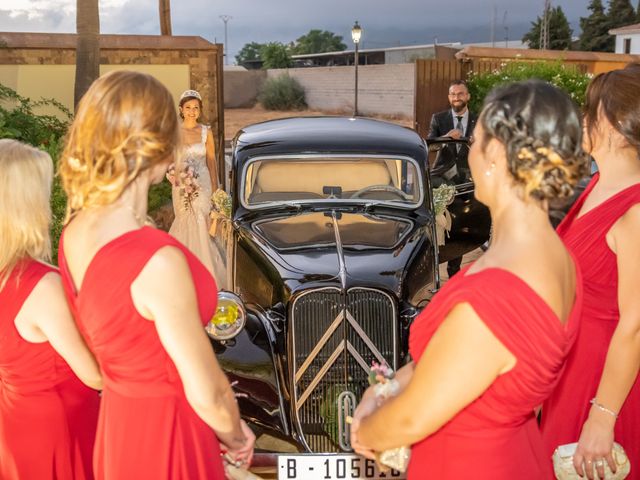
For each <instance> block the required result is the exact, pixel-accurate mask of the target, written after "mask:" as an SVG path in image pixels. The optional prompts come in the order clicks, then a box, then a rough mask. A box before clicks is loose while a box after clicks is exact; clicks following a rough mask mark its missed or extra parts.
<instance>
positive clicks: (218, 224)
mask: <svg viewBox="0 0 640 480" xmlns="http://www.w3.org/2000/svg"><path fill="white" fill-rule="evenodd" d="M211 202H212V203H213V210H211V215H210V217H211V228H210V229H209V234H210V235H211V236H212V237H220V238H222V239H224V241H225V243H226V242H228V241H231V233H232V228H231V197H230V196H229V194H228V193H227V192H225V191H224V190H222V189H221V188H218V189H217V190H216V191H215V192H213V195H212V196H211Z"/></svg>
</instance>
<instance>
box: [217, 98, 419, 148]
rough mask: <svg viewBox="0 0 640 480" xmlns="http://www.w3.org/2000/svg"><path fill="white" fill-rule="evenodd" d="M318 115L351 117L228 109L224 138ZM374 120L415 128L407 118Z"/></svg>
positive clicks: (262, 109) (258, 107) (257, 107)
mask: <svg viewBox="0 0 640 480" xmlns="http://www.w3.org/2000/svg"><path fill="white" fill-rule="evenodd" d="M318 115H349V113H347V112H340V111H330V112H326V111H319V110H298V111H296V110H293V111H279V110H265V109H264V108H262V107H261V106H256V107H254V108H226V109H225V110H224V138H225V140H227V141H230V140H231V139H232V138H233V137H234V135H235V134H236V133H237V131H238V130H240V129H241V128H242V127H244V126H246V125H251V124H252V123H258V122H264V121H266V120H274V119H276V118H286V117H306V116H318ZM373 118H378V119H380V120H387V121H389V122H393V123H397V124H399V125H402V126H405V127H413V120H412V119H410V118H407V117H399V116H392V115H376V116H375V117H373Z"/></svg>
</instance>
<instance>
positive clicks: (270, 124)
mask: <svg viewBox="0 0 640 480" xmlns="http://www.w3.org/2000/svg"><path fill="white" fill-rule="evenodd" d="M235 140H236V152H235V153H236V160H240V161H243V160H244V159H246V157H255V156H261V155H278V154H280V155H283V154H300V153H326V152H331V153H363V154H383V155H385V154H386V155H405V156H409V157H411V158H414V159H416V160H418V161H419V162H420V163H422V161H423V160H424V159H425V157H426V148H425V144H424V141H423V140H422V138H420V136H419V135H418V134H417V133H416V132H415V131H414V130H411V129H409V128H406V127H402V126H400V125H397V124H394V123H389V122H384V121H381V120H374V119H370V118H362V117H355V118H354V117H294V118H285V119H279V120H270V121H267V122H262V123H256V124H253V125H249V126H247V127H244V128H243V129H242V130H240V132H239V133H238V135H237V136H236V139H235Z"/></svg>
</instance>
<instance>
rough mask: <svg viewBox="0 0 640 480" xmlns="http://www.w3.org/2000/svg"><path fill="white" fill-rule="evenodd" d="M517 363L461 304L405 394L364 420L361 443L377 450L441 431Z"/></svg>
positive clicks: (432, 344)
mask: <svg viewBox="0 0 640 480" xmlns="http://www.w3.org/2000/svg"><path fill="white" fill-rule="evenodd" d="M515 364H516V358H515V357H514V356H513V354H512V353H511V352H510V351H509V350H507V348H506V347H505V346H504V345H503V344H502V343H500V341H499V340H498V339H497V338H496V337H495V336H494V334H493V333H492V332H491V330H490V329H489V327H487V326H486V325H485V323H484V322H483V321H482V320H481V319H480V317H479V316H478V315H477V313H476V312H475V311H474V310H473V308H472V307H471V306H470V305H469V304H467V303H462V304H459V305H457V306H456V307H454V308H453V309H452V310H451V312H450V313H449V314H448V315H447V317H446V318H445V320H444V321H443V322H442V324H441V325H440V326H439V327H438V330H437V331H436V333H435V334H434V336H433V337H432V339H431V341H430V342H429V345H428V346H427V348H426V350H425V352H424V354H423V355H422V358H421V359H420V362H419V363H418V364H417V365H415V368H414V372H413V375H412V377H411V380H410V381H409V383H408V385H407V386H406V387H405V389H404V391H403V392H402V393H400V394H399V395H398V396H396V397H393V398H391V399H389V400H388V401H387V402H385V403H384V404H383V405H382V406H381V407H380V408H379V409H378V410H376V411H375V413H373V414H372V415H371V416H369V417H365V418H363V419H362V420H361V422H360V427H359V429H358V432H357V436H358V441H359V442H360V443H361V444H363V445H365V446H366V447H368V448H370V449H372V450H376V451H383V450H387V449H389V448H394V447H400V446H402V445H411V444H413V443H415V442H417V441H419V440H421V439H423V438H425V437H427V436H429V435H431V434H432V433H434V432H435V431H437V430H438V429H439V428H440V427H442V426H443V425H444V424H445V423H446V422H448V421H449V420H450V419H451V418H453V417H454V416H455V415H456V414H457V413H458V412H460V411H461V410H462V409H463V408H464V407H466V406H467V405H469V404H470V403H471V402H472V401H473V400H475V399H476V398H478V397H479V396H480V395H481V394H482V393H483V392H484V391H485V390H486V389H487V388H488V387H489V386H490V385H491V384H492V383H493V381H494V380H495V379H496V378H497V377H498V376H499V375H501V374H503V373H506V372H507V371H509V370H510V369H512V368H513V367H514V366H515Z"/></svg>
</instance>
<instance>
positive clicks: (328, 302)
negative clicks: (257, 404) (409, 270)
mask: <svg viewBox="0 0 640 480" xmlns="http://www.w3.org/2000/svg"><path fill="white" fill-rule="evenodd" d="M344 303H345V300H344V296H343V295H342V294H341V293H340V290H338V289H336V288H323V289H319V290H313V291H308V292H305V293H303V294H302V295H300V296H298V297H297V298H296V299H295V300H294V302H293V306H292V317H291V336H292V339H293V344H292V345H293V349H292V352H293V359H294V361H293V379H294V388H293V389H292V391H293V393H294V408H295V412H296V415H297V421H298V427H299V431H300V432H301V434H302V436H303V441H304V442H305V443H306V445H307V447H308V448H309V450H310V451H312V452H339V451H345V450H347V451H348V450H350V446H349V441H348V426H346V425H345V424H344V417H345V416H346V415H351V414H352V410H353V408H354V407H355V404H357V401H358V400H359V399H360V398H361V396H362V394H363V393H364V390H365V389H366V387H367V385H368V383H367V377H368V372H369V368H370V366H371V363H372V362H373V361H377V362H379V363H380V362H382V361H384V362H386V363H387V364H388V365H390V366H392V367H393V368H394V369H395V368H396V367H397V365H396V363H397V358H398V356H397V351H396V349H397V348H396V346H397V343H398V342H397V340H396V338H397V322H396V318H397V315H396V308H395V302H394V300H393V299H392V297H391V296H389V295H387V294H386V293H384V292H381V291H379V290H372V289H367V288H352V289H350V290H348V292H347V295H346V309H345V308H344V306H345V305H344ZM344 392H347V393H344ZM349 392H350V393H349ZM345 396H346V397H347V398H345Z"/></svg>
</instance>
